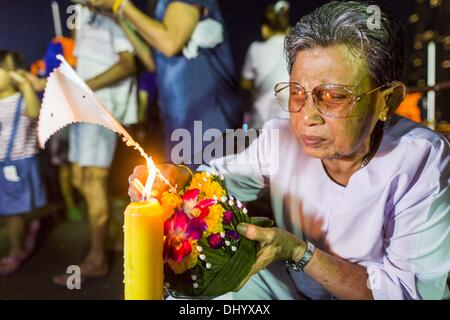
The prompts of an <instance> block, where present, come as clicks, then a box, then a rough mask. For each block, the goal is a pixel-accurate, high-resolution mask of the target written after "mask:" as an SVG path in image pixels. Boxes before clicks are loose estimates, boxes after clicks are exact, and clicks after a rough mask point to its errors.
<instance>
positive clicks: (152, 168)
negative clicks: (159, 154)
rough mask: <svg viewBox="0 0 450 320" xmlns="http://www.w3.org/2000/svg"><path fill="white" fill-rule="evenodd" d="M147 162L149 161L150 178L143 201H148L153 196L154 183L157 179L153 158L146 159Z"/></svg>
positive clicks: (144, 191)
mask: <svg viewBox="0 0 450 320" xmlns="http://www.w3.org/2000/svg"><path fill="white" fill-rule="evenodd" d="M145 160H147V168H148V178H147V181H146V182H145V187H144V190H143V191H142V197H143V200H148V199H150V198H151V195H152V188H153V183H154V182H155V179H156V171H157V169H156V166H155V163H154V162H153V160H152V157H148V156H147V157H145Z"/></svg>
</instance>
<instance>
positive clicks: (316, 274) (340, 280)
mask: <svg viewBox="0 0 450 320" xmlns="http://www.w3.org/2000/svg"><path fill="white" fill-rule="evenodd" d="M237 229H238V231H239V232H240V233H241V234H242V235H243V236H245V237H246V238H248V239H250V240H255V241H258V242H260V243H263V244H264V245H263V247H262V249H261V250H260V252H259V253H258V259H257V260H256V262H255V264H254V266H253V268H252V270H251V271H250V274H249V275H248V276H247V278H246V279H244V281H243V282H242V283H241V286H240V288H242V287H243V286H244V285H245V283H246V282H247V281H248V280H249V278H250V277H251V276H252V275H254V274H255V273H257V272H259V271H261V270H262V269H264V268H265V267H267V266H268V265H269V264H270V263H272V262H273V261H275V260H293V261H298V260H300V258H301V257H302V256H303V254H304V253H305V251H306V244H305V242H304V241H303V240H300V239H299V238H297V237H296V236H294V235H293V234H291V233H289V232H288V231H286V230H283V229H279V228H262V227H258V226H255V225H251V224H240V225H238V227H237ZM304 272H306V274H308V275H309V276H310V277H311V278H312V279H314V280H315V281H316V282H318V283H320V284H321V285H322V286H323V287H324V288H325V289H326V290H327V291H328V292H329V293H330V294H332V295H333V296H335V297H336V298H338V299H358V300H363V299H364V300H365V299H373V295H372V291H371V290H370V288H369V287H368V285H367V283H368V281H367V280H368V275H367V270H366V268H364V267H363V266H360V265H358V264H356V263H352V262H349V261H346V260H344V259H341V258H339V257H336V256H333V255H331V254H329V253H326V252H324V251H322V250H320V249H316V250H315V252H314V255H313V257H312V259H311V261H310V262H309V264H308V265H307V266H306V267H305V269H304ZM240 288H238V289H240Z"/></svg>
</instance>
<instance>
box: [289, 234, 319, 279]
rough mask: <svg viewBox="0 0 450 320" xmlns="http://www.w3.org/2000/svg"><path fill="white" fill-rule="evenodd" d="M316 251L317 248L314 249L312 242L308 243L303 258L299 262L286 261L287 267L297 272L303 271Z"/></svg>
mask: <svg viewBox="0 0 450 320" xmlns="http://www.w3.org/2000/svg"><path fill="white" fill-rule="evenodd" d="M315 250H316V247H314V245H313V244H312V243H311V242H309V241H307V246H306V251H305V253H304V254H303V257H301V258H300V259H299V260H298V261H292V260H286V265H287V266H288V267H289V268H290V269H292V270H294V271H296V272H300V271H303V269H304V268H305V267H306V266H307V265H308V263H309V262H310V261H311V259H312V257H313V255H314V251H315Z"/></svg>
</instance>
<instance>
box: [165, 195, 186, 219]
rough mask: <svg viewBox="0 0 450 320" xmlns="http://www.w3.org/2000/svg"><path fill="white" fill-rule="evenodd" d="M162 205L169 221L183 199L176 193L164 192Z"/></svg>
mask: <svg viewBox="0 0 450 320" xmlns="http://www.w3.org/2000/svg"><path fill="white" fill-rule="evenodd" d="M161 205H162V207H163V208H164V218H165V219H168V218H169V217H170V216H171V215H172V214H173V213H174V211H175V208H178V207H180V205H181V197H180V196H179V195H178V194H176V193H171V192H164V193H163V195H162V197H161Z"/></svg>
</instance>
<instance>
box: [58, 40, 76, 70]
mask: <svg viewBox="0 0 450 320" xmlns="http://www.w3.org/2000/svg"><path fill="white" fill-rule="evenodd" d="M52 42H53V43H61V45H62V47H63V51H64V58H65V59H66V61H67V62H68V63H69V64H70V65H71V66H72V67H75V66H76V64H77V59H76V58H75V56H74V55H73V51H74V49H75V41H74V40H73V39H71V38H66V37H54V38H53V39H52Z"/></svg>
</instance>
